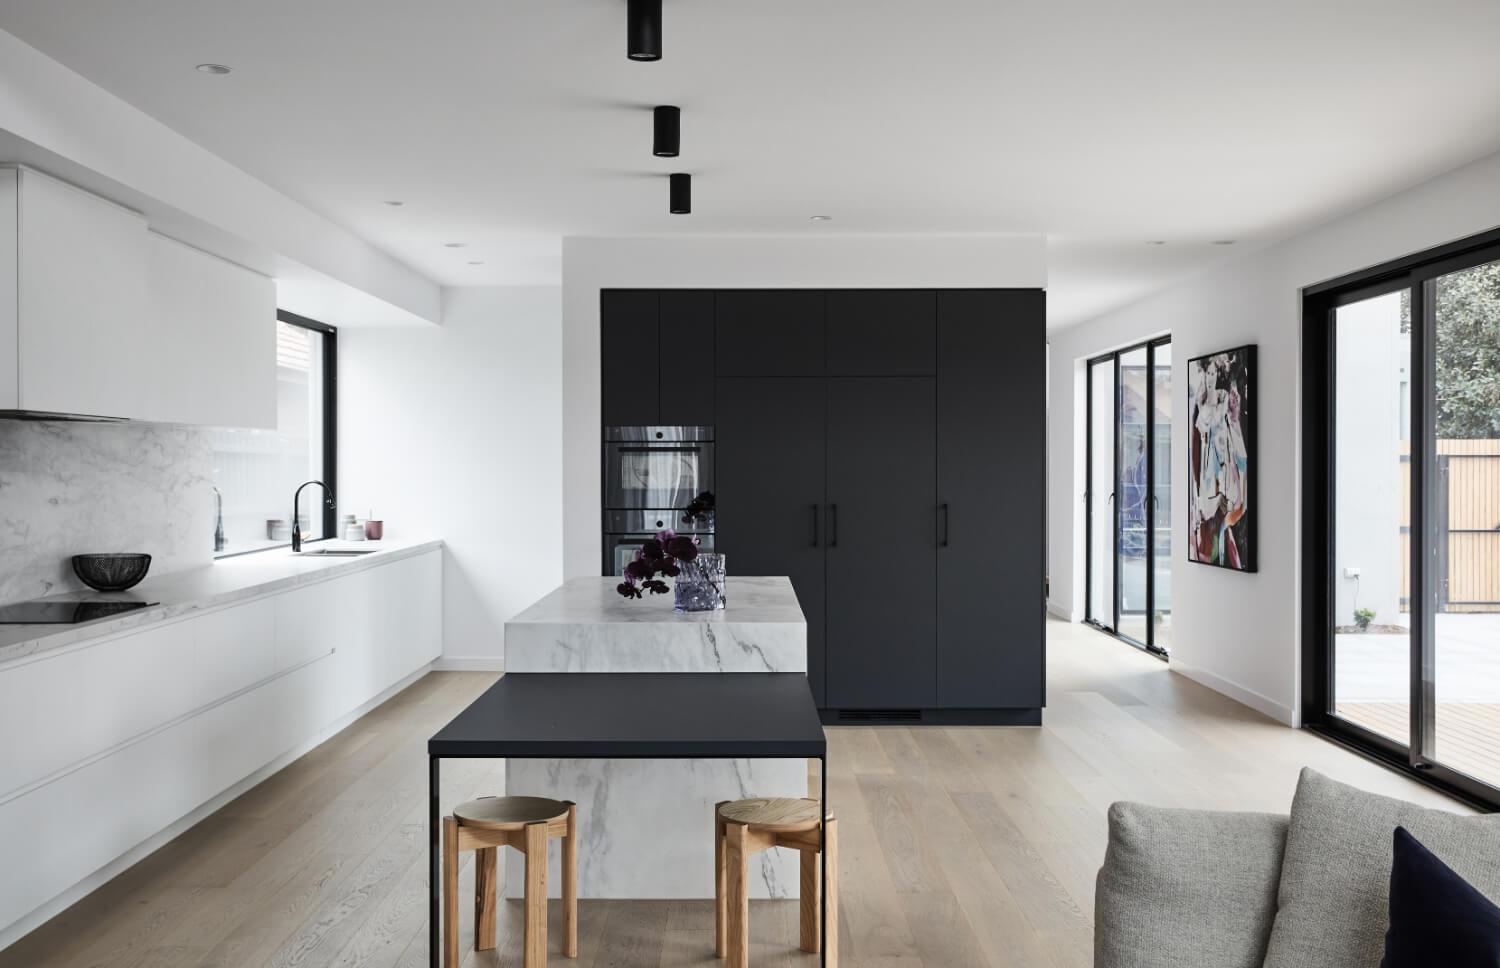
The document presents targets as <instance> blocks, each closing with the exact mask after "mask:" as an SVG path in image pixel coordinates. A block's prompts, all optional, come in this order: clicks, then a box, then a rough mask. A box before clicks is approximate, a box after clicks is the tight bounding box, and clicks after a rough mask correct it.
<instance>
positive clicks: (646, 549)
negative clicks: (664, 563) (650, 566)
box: [641, 538, 665, 561]
mask: <svg viewBox="0 0 1500 968" xmlns="http://www.w3.org/2000/svg"><path fill="white" fill-rule="evenodd" d="M664 547H665V543H664V542H662V541H661V540H660V539H658V538H648V539H646V542H645V543H644V544H642V545H641V557H642V558H645V559H646V560H647V561H660V560H661V558H662V556H663V554H664V553H665V552H663V550H662V549H663V548H664Z"/></svg>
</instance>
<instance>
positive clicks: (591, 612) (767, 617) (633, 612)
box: [506, 575, 806, 625]
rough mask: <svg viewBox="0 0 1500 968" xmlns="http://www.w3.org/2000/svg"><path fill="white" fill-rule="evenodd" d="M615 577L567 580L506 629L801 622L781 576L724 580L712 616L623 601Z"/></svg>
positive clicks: (655, 600) (668, 601) (647, 601)
mask: <svg viewBox="0 0 1500 968" xmlns="http://www.w3.org/2000/svg"><path fill="white" fill-rule="evenodd" d="M619 584H620V579H618V578H608V577H606V578H570V579H568V581H567V582H565V583H564V584H562V585H560V586H558V587H557V588H555V589H553V590H552V591H551V592H549V593H548V594H547V595H546V596H544V597H543V598H541V599H540V600H538V601H537V602H536V603H535V604H533V605H531V606H529V607H527V608H525V609H524V610H522V611H521V613H520V614H519V615H517V616H516V617H515V618H513V619H511V620H510V621H508V622H506V624H507V625H520V624H523V623H528V622H538V623H543V624H549V625H556V624H561V625H574V624H583V623H587V624H593V625H614V624H617V623H619V624H630V625H638V624H641V623H648V624H656V623H666V624H674V625H675V624H680V623H692V624H697V623H703V622H805V621H806V619H805V618H803V616H802V606H801V605H799V604H797V593H796V592H794V591H792V580H791V579H790V578H786V577H779V576H778V577H769V578H756V577H741V576H739V575H730V576H729V577H728V578H727V579H726V580H725V592H724V594H725V604H724V607H723V608H722V609H718V610H716V611H712V612H676V611H673V609H672V596H671V595H670V594H668V595H651V594H647V595H646V596H645V597H643V598H640V599H629V598H625V597H624V596H622V595H621V594H620V593H619V592H617V591H616V590H615V586H617V585H619Z"/></svg>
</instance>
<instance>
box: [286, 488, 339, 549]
mask: <svg viewBox="0 0 1500 968" xmlns="http://www.w3.org/2000/svg"><path fill="white" fill-rule="evenodd" d="M308 484H316V485H318V486H319V487H321V488H322V489H323V493H324V494H325V495H326V497H324V499H323V500H324V501H326V502H327V504H328V506H329V507H333V506H334V504H333V491H331V490H329V488H328V485H327V484H324V483H323V482H322V481H307V482H306V483H304V484H303V485H302V486H301V487H299V488H297V493H295V494H293V495H292V553H293V554H295V553H297V552H299V551H301V550H302V524H301V522H299V521H298V520H297V504H298V502H299V501H300V500H301V498H302V488H303V487H306V486H307V485H308Z"/></svg>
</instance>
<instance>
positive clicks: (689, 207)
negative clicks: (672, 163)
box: [669, 171, 693, 215]
mask: <svg viewBox="0 0 1500 968" xmlns="http://www.w3.org/2000/svg"><path fill="white" fill-rule="evenodd" d="M671 178H672V191H671V196H670V198H669V208H670V209H671V211H672V214H673V215H691V214H692V213H693V176H692V175H688V174H685V173H683V172H680V171H677V172H673V173H672V176H671Z"/></svg>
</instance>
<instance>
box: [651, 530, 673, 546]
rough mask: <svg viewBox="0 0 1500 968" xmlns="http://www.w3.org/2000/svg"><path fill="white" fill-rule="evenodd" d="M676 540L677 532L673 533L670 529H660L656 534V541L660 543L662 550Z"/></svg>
mask: <svg viewBox="0 0 1500 968" xmlns="http://www.w3.org/2000/svg"><path fill="white" fill-rule="evenodd" d="M676 539H677V532H676V531H673V530H672V529H671V528H662V529H661V530H660V531H658V532H656V540H657V541H659V542H661V546H662V547H663V548H665V547H667V546H668V545H670V544H671V543H672V542H673V541H675V540H676Z"/></svg>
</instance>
